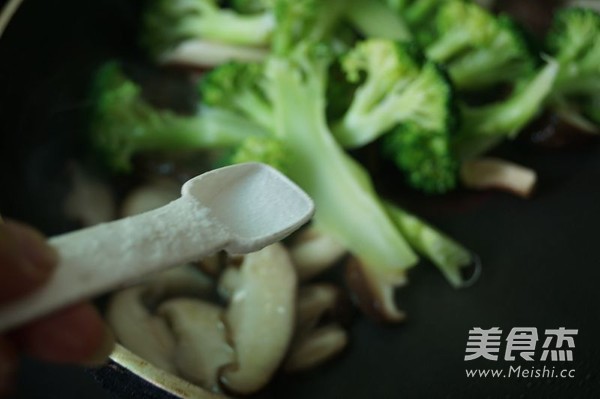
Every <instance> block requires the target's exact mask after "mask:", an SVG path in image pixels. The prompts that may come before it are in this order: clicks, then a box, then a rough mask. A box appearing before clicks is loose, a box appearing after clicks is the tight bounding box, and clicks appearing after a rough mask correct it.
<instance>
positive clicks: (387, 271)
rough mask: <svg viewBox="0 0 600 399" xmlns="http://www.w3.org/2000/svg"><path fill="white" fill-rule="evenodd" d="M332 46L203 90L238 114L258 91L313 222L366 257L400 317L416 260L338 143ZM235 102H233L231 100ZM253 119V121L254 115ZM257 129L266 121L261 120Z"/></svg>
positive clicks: (305, 45) (297, 49) (280, 58)
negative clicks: (397, 294)
mask: <svg viewBox="0 0 600 399" xmlns="http://www.w3.org/2000/svg"><path fill="white" fill-rule="evenodd" d="M330 60H331V55H330V49H329V47H328V46H324V45H322V44H321V45H312V44H311V43H310V42H301V43H299V44H296V46H294V47H293V48H291V47H290V48H288V51H287V52H286V53H281V54H277V55H275V54H274V55H272V56H271V57H269V58H268V59H267V60H266V61H265V62H264V63H263V64H262V65H261V67H260V68H256V69H255V70H256V71H262V73H261V74H260V75H259V76H257V75H255V74H245V75H241V76H240V77H239V78H240V79H248V80H249V82H248V83H247V84H243V83H242V82H239V83H236V87H232V86H226V85H221V86H217V85H208V84H203V85H201V88H202V90H210V91H216V90H218V89H219V88H220V89H221V90H222V93H221V94H219V95H217V94H216V93H214V92H213V93H212V94H206V95H204V97H205V98H207V97H212V98H220V99H221V100H220V102H219V106H220V107H222V108H223V109H225V110H227V111H239V110H240V108H239V104H238V103H236V100H235V98H236V97H237V88H238V87H240V86H241V87H243V88H244V89H243V90H250V88H253V89H254V90H255V91H256V94H255V96H256V97H260V98H263V99H265V101H267V102H268V104H269V106H270V107H271V109H272V115H273V123H272V124H271V126H272V130H271V134H272V135H273V137H276V138H277V139H279V140H280V141H281V142H282V143H284V144H285V149H286V151H287V152H286V158H287V162H286V168H285V173H286V174H287V175H288V176H289V177H290V178H291V179H292V180H294V181H295V182H296V183H297V184H298V185H299V186H300V187H302V188H303V189H304V190H305V191H306V192H307V193H308V194H309V195H310V196H311V197H312V198H313V199H314V201H315V204H316V214H315V218H314V222H315V224H316V225H318V226H319V228H320V229H321V230H322V231H325V232H327V233H329V234H331V235H332V236H334V237H335V238H336V239H337V240H338V241H339V242H341V243H342V244H343V245H345V246H346V247H347V248H349V249H350V250H351V251H352V252H353V253H354V255H355V256H356V257H357V258H358V259H359V261H360V264H361V267H362V268H363V270H364V271H365V274H366V275H367V279H368V280H369V281H370V282H373V281H375V280H376V281H377V282H382V283H381V284H385V285H386V287H387V288H386V289H383V288H382V289H381V290H379V288H380V286H381V284H377V283H375V282H373V285H374V286H376V287H377V289H378V291H377V295H379V297H381V298H382V302H385V303H386V304H387V306H386V307H385V308H384V309H381V311H382V312H384V313H386V315H387V316H389V318H394V317H397V316H398V311H397V309H396V308H395V305H394V304H393V296H392V290H391V287H393V286H394V285H395V284H399V283H401V282H403V281H404V278H405V276H404V274H405V271H406V269H407V268H408V267H410V266H412V265H413V264H414V263H415V262H416V260H417V258H416V256H415V254H414V253H413V251H412V250H411V248H410V247H409V246H408V244H407V243H406V241H405V240H404V238H403V237H402V235H401V234H400V232H399V231H398V229H397V228H396V226H394V224H393V223H392V221H391V220H390V218H389V216H388V215H387V214H386V212H385V209H384V208H383V205H382V203H381V202H380V200H379V197H378V196H377V194H376V192H375V190H374V187H373V184H372V182H371V180H370V177H369V175H368V173H367V172H366V171H365V170H364V169H363V168H362V166H361V165H360V164H358V163H357V162H356V161H354V160H353V159H352V158H351V157H350V156H349V155H348V154H346V152H345V151H344V150H343V149H342V148H341V147H340V146H339V145H338V143H337V142H336V141H335V139H334V137H333V135H332V134H331V132H330V130H329V128H328V125H327V121H326V115H325V108H326V104H325V101H326V98H325V93H326V86H327V76H328V74H327V71H328V67H329V64H330ZM226 98H229V99H230V100H231V101H229V102H227V101H226V100H225V99H226ZM249 117H251V115H249ZM254 122H255V123H262V122H261V121H260V120H257V119H256V120H254Z"/></svg>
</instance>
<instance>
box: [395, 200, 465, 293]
mask: <svg viewBox="0 0 600 399" xmlns="http://www.w3.org/2000/svg"><path fill="white" fill-rule="evenodd" d="M386 209H387V211H388V213H389V214H390V217H391V218H392V220H393V221H394V223H396V225H397V226H398V228H399V229H400V231H402V234H403V235H404V237H406V240H407V241H408V242H409V244H410V245H411V246H412V247H413V248H415V249H416V250H417V252H419V253H420V254H421V255H423V256H424V257H426V258H427V259H429V260H430V261H431V262H432V263H433V264H434V265H435V266H437V268H438V269H439V270H440V271H441V272H442V273H443V274H444V276H445V277H446V279H447V280H448V282H449V283H450V284H451V285H452V286H453V287H455V288H459V287H462V286H464V285H465V280H464V278H463V275H462V273H461V269H463V268H465V267H468V266H470V265H471V264H473V262H474V261H475V259H474V257H473V255H472V254H471V252H469V250H467V249H466V248H465V247H463V246H462V245H461V244H459V243H458V242H456V241H454V240H453V239H452V238H450V237H448V236H447V235H445V234H444V233H442V232H440V231H438V230H437V229H435V228H434V227H432V226H430V225H429V224H427V223H426V222H425V221H423V220H421V219H419V218H418V217H416V216H415V215H412V214H410V213H408V212H406V211H405V210H404V209H402V208H400V207H399V206H397V205H394V204H392V203H389V202H388V203H386Z"/></svg>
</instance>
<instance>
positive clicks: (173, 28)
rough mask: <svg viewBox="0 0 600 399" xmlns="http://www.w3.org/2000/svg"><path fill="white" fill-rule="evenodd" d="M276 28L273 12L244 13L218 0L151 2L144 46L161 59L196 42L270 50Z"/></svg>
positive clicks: (145, 13)
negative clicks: (172, 51) (186, 44)
mask: <svg viewBox="0 0 600 399" xmlns="http://www.w3.org/2000/svg"><path fill="white" fill-rule="evenodd" d="M274 28H275V17H274V15H273V11H272V10H270V9H269V10H265V11H261V12H258V13H252V14H242V13H238V12H236V11H235V10H233V9H226V8H223V7H222V6H221V5H220V4H219V3H218V2H217V0H150V1H149V4H148V6H147V8H146V9H145V11H144V13H143V32H142V44H143V45H144V47H146V48H147V49H148V50H149V51H150V53H151V54H152V55H153V56H155V57H156V58H158V59H160V58H161V57H163V56H164V55H165V54H166V53H168V52H169V51H170V50H173V49H174V48H176V47H177V46H178V45H180V44H181V43H183V42H185V41H188V40H194V39H197V40H202V41H208V42H214V43H215V44H222V45H224V46H227V45H239V46H249V47H267V46H268V45H269V44H270V40H271V35H272V33H273V29H274ZM240 57H242V58H243V54H242V53H241V54H240Z"/></svg>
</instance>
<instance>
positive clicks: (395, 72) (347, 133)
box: [334, 39, 453, 148]
mask: <svg viewBox="0 0 600 399" xmlns="http://www.w3.org/2000/svg"><path fill="white" fill-rule="evenodd" d="M342 66H343V68H344V70H345V72H346V77H347V79H348V80H349V81H350V82H352V83H355V84H357V85H358V88H357V90H356V93H355V96H354V99H353V100H352V103H351V105H350V107H349V108H348V110H347V112H346V113H345V115H344V116H343V118H342V120H341V121H340V122H339V123H337V124H336V125H335V126H334V134H335V136H336V138H337V140H338V141H339V142H340V143H341V144H342V145H343V146H344V147H347V148H356V147H360V146H363V145H365V144H368V143H369V142H372V141H374V140H375V139H377V138H378V137H380V136H381V135H383V134H384V133H387V132H388V131H389V130H390V129H392V128H394V127H396V126H397V125H399V124H402V123H409V122H412V123H414V124H415V125H417V126H419V127H420V128H422V129H425V130H429V131H438V132H448V131H449V130H450V129H451V125H452V122H451V121H452V102H453V99H452V88H451V86H450V83H449V82H448V80H447V78H446V76H445V75H444V73H443V72H442V71H441V70H440V69H439V68H438V67H437V65H436V64H434V63H432V62H429V61H426V62H425V63H424V64H422V65H421V60H420V59H419V56H418V53H417V52H416V50H415V48H414V47H412V46H411V45H405V44H400V43H396V42H393V41H390V40H383V39H371V40H366V41H363V42H360V43H358V44H357V45H356V46H355V47H354V48H353V49H352V50H351V51H350V52H349V53H348V54H346V55H345V56H344V58H343V60H342Z"/></svg>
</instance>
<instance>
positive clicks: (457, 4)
mask: <svg viewBox="0 0 600 399" xmlns="http://www.w3.org/2000/svg"><path fill="white" fill-rule="evenodd" d="M435 27H436V31H435V40H433V41H432V42H431V43H430V44H428V45H427V46H426V48H425V52H426V54H427V56H428V57H429V58H431V59H432V60H434V61H437V62H441V63H443V64H444V65H445V66H446V68H447V69H448V73H449V75H450V77H451V79H452V82H453V83H454V84H455V86H456V87H457V88H459V89H477V88H482V87H485V86H490V85H492V84H496V83H501V82H513V81H514V80H515V79H516V78H519V77H521V76H524V75H527V74H529V73H531V72H532V71H533V70H534V69H535V66H536V58H535V56H534V53H533V51H532V48H531V46H530V45H529V40H528V39H527V38H526V35H525V33H524V31H523V30H522V29H521V28H520V27H519V26H518V25H517V23H516V22H515V21H514V20H513V19H512V18H510V17H508V16H506V15H500V16H495V15H493V14H491V13H490V12H489V11H487V10H485V9H484V8H482V7H481V6H479V5H477V4H475V3H471V2H469V1H466V0H452V1H446V2H444V3H443V4H442V5H441V6H440V9H439V12H438V14H437V18H436V22H435Z"/></svg>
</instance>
